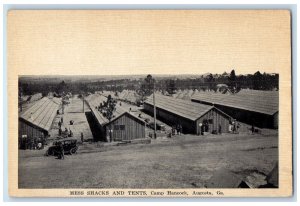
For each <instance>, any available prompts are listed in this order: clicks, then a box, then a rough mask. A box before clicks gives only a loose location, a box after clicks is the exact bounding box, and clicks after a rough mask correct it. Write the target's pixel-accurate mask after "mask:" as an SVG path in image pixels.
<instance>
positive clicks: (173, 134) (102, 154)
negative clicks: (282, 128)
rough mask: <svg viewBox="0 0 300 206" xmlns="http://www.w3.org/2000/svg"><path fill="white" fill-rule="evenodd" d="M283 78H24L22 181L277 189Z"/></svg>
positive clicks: (21, 98) (32, 184) (21, 93)
mask: <svg viewBox="0 0 300 206" xmlns="http://www.w3.org/2000/svg"><path fill="white" fill-rule="evenodd" d="M278 78H279V75H278V74H274V73H271V74H268V73H263V74H261V73H260V71H257V72H256V73H254V74H246V75H236V74H235V71H234V70H232V71H231V72H229V73H227V72H224V73H223V74H211V73H206V74H203V75H177V76H171V75H164V76H160V75H147V76H146V77H143V76H142V75H133V76H117V77H113V76H111V77H101V76H99V77H97V76H26V77H25V76H22V77H19V159H18V161H19V173H18V180H19V188H203V187H205V188H277V187H278V101H279V98H278V92H279V91H278Z"/></svg>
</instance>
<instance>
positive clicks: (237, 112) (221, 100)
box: [191, 90, 279, 129]
mask: <svg viewBox="0 0 300 206" xmlns="http://www.w3.org/2000/svg"><path fill="white" fill-rule="evenodd" d="M191 100H192V101H193V102H198V103H201V104H207V105H213V106H215V107H216V108H218V109H220V110H221V111H223V112H225V113H226V114H229V115H230V116H232V117H233V118H235V119H237V120H238V121H241V122H244V123H247V124H249V125H252V124H253V125H254V126H257V127H261V128H274V129H277V128H278V109H279V96H278V91H259V90H241V91H240V92H239V93H237V94H221V93H205V92H203V93H201V94H197V95H195V96H193V97H192V99H191Z"/></svg>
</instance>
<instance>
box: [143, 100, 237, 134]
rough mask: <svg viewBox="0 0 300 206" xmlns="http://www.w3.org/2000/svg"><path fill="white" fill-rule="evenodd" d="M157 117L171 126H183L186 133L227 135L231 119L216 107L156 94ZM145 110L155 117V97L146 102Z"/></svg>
mask: <svg viewBox="0 0 300 206" xmlns="http://www.w3.org/2000/svg"><path fill="white" fill-rule="evenodd" d="M155 105H156V116H157V118H158V119H160V120H161V121H163V122H165V123H167V124H169V125H178V124H180V125H181V126H182V129H183V132H184V133H191V134H203V133H204V132H208V133H220V132H221V133H226V132H228V131H229V122H230V119H231V117H230V116H229V115H227V114H225V113H224V112H222V111H220V110H219V109H217V108H215V107H214V106H209V105H204V104H198V103H195V102H191V101H186V100H182V99H176V98H173V97H168V96H164V95H161V94H155ZM144 110H145V112H147V113H150V114H151V115H153V96H150V97H149V98H148V99H147V100H146V101H145V102H144Z"/></svg>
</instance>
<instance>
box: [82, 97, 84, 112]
mask: <svg viewBox="0 0 300 206" xmlns="http://www.w3.org/2000/svg"><path fill="white" fill-rule="evenodd" d="M82 110H83V113H84V95H82Z"/></svg>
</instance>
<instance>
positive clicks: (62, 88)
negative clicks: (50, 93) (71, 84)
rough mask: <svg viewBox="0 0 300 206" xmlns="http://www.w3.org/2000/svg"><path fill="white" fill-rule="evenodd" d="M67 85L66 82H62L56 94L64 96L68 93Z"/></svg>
mask: <svg viewBox="0 0 300 206" xmlns="http://www.w3.org/2000/svg"><path fill="white" fill-rule="evenodd" d="M67 88H68V87H67V84H66V83H65V81H64V80H63V81H61V82H60V83H59V84H58V85H57V87H56V90H55V91H56V93H57V94H59V95H62V94H63V93H65V92H67Z"/></svg>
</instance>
